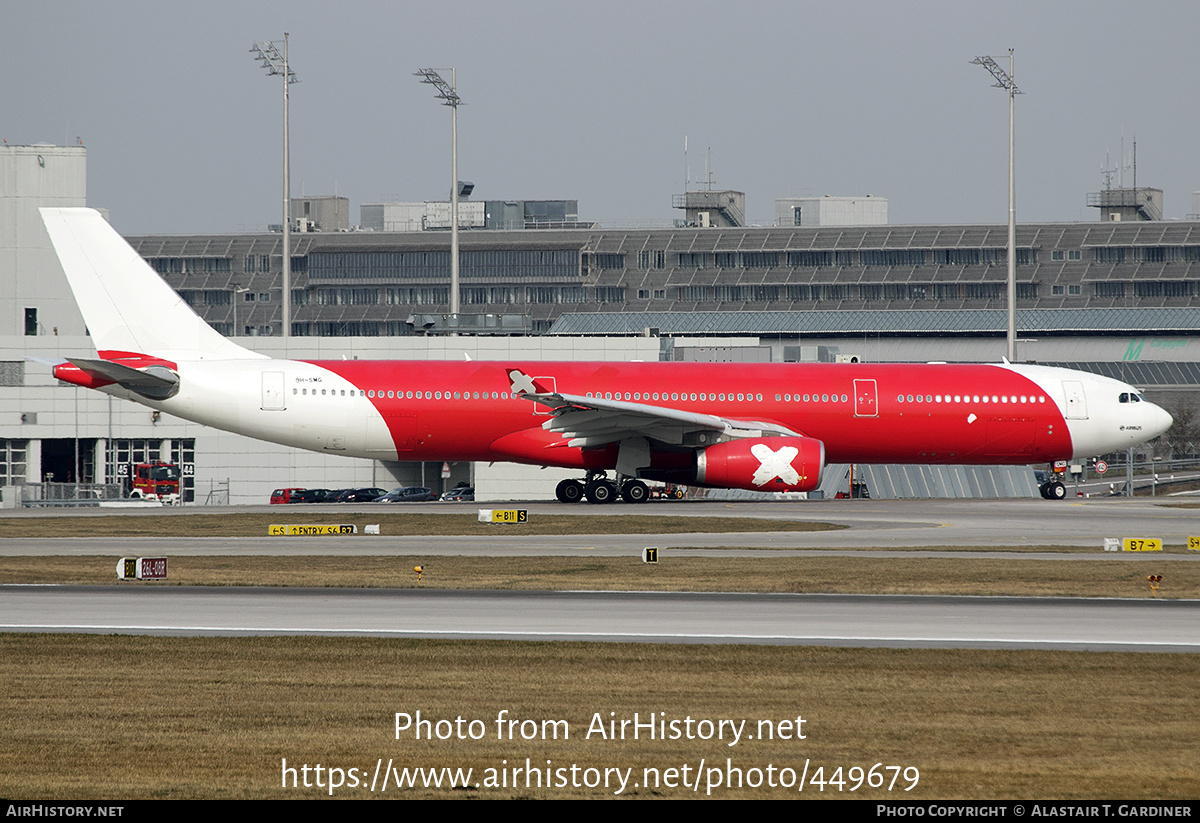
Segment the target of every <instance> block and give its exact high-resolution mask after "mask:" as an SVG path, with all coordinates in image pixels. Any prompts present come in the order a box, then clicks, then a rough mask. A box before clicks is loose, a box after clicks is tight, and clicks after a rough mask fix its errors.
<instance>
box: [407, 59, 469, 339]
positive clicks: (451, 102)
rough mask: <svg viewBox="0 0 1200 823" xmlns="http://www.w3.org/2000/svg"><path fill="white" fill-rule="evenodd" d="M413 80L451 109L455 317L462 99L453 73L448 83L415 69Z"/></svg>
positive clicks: (454, 308)
mask: <svg viewBox="0 0 1200 823" xmlns="http://www.w3.org/2000/svg"><path fill="white" fill-rule="evenodd" d="M443 71H444V69H443ZM413 76H414V77H420V78H421V82H422V83H428V84H429V85H431V86H433V87H434V89H436V90H437V96H438V98H439V99H441V101H442V105H443V106H449V107H450V314H451V315H452V316H453V317H458V310H459V302H458V106H459V104H460V103H462V98H460V97H459V96H458V92H456V91H455V90H454V86H455V72H454V69H450V82H449V83H447V82H446V81H445V80H444V79H443V78H442V76H441V75H440V74H438V72H437V70H436V69H417V71H416V72H415V73H414V75H413Z"/></svg>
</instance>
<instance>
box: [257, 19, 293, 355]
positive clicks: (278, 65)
mask: <svg viewBox="0 0 1200 823" xmlns="http://www.w3.org/2000/svg"><path fill="white" fill-rule="evenodd" d="M250 51H251V52H252V53H254V54H257V55H258V58H257V59H259V60H262V67H263V68H264V69H266V70H267V76H268V77H271V76H274V75H279V76H282V77H283V329H282V331H283V336H284V337H285V338H287V337H289V336H290V335H291V332H292V166H291V160H290V158H289V146H290V143H289V140H288V86H290V85H291V84H292V83H299V82H300V78H298V77H297V76H296V72H294V71H292V70H291V69H290V68H289V67H288V33H287V32H286V31H285V32H284V33H283V51H282V52H280V51H279V49H278V48H277V47H276V45H275V43H273V42H271V41H261V42H256V43H255V44H254V45H253V46H251V47H250Z"/></svg>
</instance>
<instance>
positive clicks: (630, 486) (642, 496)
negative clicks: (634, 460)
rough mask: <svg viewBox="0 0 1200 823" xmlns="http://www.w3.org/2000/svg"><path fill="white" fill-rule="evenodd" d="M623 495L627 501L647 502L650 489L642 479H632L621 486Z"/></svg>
mask: <svg viewBox="0 0 1200 823" xmlns="http://www.w3.org/2000/svg"><path fill="white" fill-rule="evenodd" d="M621 497H623V498H625V502H626V503H645V502H646V501H647V500H649V499H650V489H649V487H648V486H647V485H646V484H645V483H643V482H642V481H641V480H630V481H629V482H628V483H626V484H625V485H624V486H622V487H621Z"/></svg>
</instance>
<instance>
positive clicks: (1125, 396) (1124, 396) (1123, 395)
mask: <svg viewBox="0 0 1200 823" xmlns="http://www.w3.org/2000/svg"><path fill="white" fill-rule="evenodd" d="M1117 399H1118V400H1119V401H1120V402H1122V403H1128V402H1129V392H1127V391H1123V392H1121V396H1120V397H1119V398H1117Z"/></svg>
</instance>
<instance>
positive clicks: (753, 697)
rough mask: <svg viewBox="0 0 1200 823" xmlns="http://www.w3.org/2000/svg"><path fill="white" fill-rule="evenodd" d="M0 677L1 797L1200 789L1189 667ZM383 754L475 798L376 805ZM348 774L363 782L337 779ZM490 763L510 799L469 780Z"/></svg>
mask: <svg viewBox="0 0 1200 823" xmlns="http://www.w3.org/2000/svg"><path fill="white" fill-rule="evenodd" d="M0 682H3V683H4V684H5V702H6V711H5V720H4V728H5V733H4V737H5V743H4V746H3V747H0V775H3V777H2V778H0V795H3V796H5V797H8V798H39V799H53V798H64V799H65V798H103V799H114V800H115V799H122V798H196V797H202V798H300V797H327V796H328V789H327V788H325V787H318V786H316V785H315V784H316V782H317V774H316V772H315V767H316V766H317V764H321V765H322V767H323V768H324V769H329V768H330V767H334V768H338V769H342V770H344V772H345V776H344V780H345V781H346V782H347V785H346V786H344V787H343V788H341V789H338V790H336V791H335V792H334V796H335V797H341V798H368V797H377V798H381V799H382V798H387V797H397V796H398V797H438V798H496V799H500V798H567V797H591V798H603V797H614V796H616V795H615V794H614V791H615V787H616V783H615V781H616V780H617V778H616V777H615V776H614V777H612V780H613V781H614V782H613V785H611V786H610V787H609V788H605V787H604V786H603V785H600V786H596V787H594V788H587V787H584V786H579V787H576V786H572V785H566V786H561V787H560V786H557V785H552V786H551V787H549V788H547V787H546V786H545V785H543V786H542V787H541V788H538V787H537V786H536V783H535V784H533V785H531V786H529V787H526V784H525V776H524V773H521V774H520V775H519V776H518V785H517V786H516V787H514V786H513V783H512V781H513V777H512V774H511V771H507V772H506V771H505V770H506V769H507V770H511V769H512V768H514V767H520V768H524V766H525V761H526V758H528V759H529V760H530V762H531V763H532V765H533V767H534V768H535V769H538V768H541V769H544V768H545V767H546V761H547V760H549V761H552V763H551V768H552V769H558V768H565V769H567V770H568V771H567V772H564V773H563V779H564V780H565V781H567V782H568V784H569V783H570V782H572V780H573V778H572V775H571V773H570V771H569V769H570V768H571V767H572V766H576V767H577V768H578V771H577V772H576V773H575V774H576V778H577V781H578V782H583V780H584V779H585V778H586V777H591V778H592V779H597V776H598V775H599V774H601V772H596V773H587V774H585V772H584V771H583V770H584V769H588V768H592V769H600V770H603V769H607V768H615V769H621V770H623V771H624V770H627V769H632V771H631V772H628V773H627V774H628V775H629V778H628V788H627V789H626V790H625V791H624V792H622V793H621V795H620V796H622V797H637V798H648V797H663V798H686V797H696V796H701V797H703V796H705V794H706V788H705V787H706V782H713V773H711V772H708V771H707V770H708V769H710V768H717V769H718V773H719V774H721V775H722V777H721V781H722V783H724V781H725V777H724V773H725V770H726V764H727V759H728V761H730V762H731V764H732V766H733V767H734V768H740V769H742V774H743V780H746V781H751V780H753V779H754V778H755V774H754V773H753V772H752V771H750V770H752V769H760V770H762V772H761V775H760V776H761V778H762V780H763V781H764V784H763V785H761V786H759V787H757V788H755V787H751V786H749V785H745V784H744V785H743V786H742V787H741V788H738V787H734V788H729V787H727V786H725V785H722V786H720V787H719V788H715V789H713V796H714V797H722V798H737V797H745V798H760V797H800V798H805V797H826V798H828V797H845V798H848V797H857V798H868V797H869V798H882V797H894V798H897V799H914V798H921V799H931V798H938V799H951V798H1022V797H1023V798H1049V797H1053V798H1159V799H1164V798H1195V797H1196V796H1198V795H1200V771H1198V770H1197V769H1196V766H1195V757H1196V743H1197V740H1200V728H1198V726H1200V711H1197V708H1198V706H1197V701H1198V698H1197V693H1196V684H1197V683H1198V682H1200V658H1198V657H1197V656H1195V655H1183V654H1178V655H1177V654H1165V655H1160V654H1153V655H1151V654H1109V653H1103V654H1098V653H1082V652H1080V653H1074V652H1020V651H926V650H883V649H878V650H871V649H822V648H805V647H770V646H682V645H648V644H646V645H641V644H605V643H505V642H473V641H458V642H449V641H438V640H421V641H417V640H376V639H360V638H350V639H333V638H300V637H289V638H249V639H227V638H183V639H178V638H158V637H115V636H107V637H105V636H84V635H31V634H28V635H27V634H8V635H0ZM418 710H419V711H420V712H421V716H422V718H424V719H427V720H431V721H434V722H436V721H438V720H448V721H454V720H455V719H456V718H459V717H461V718H463V720H464V723H465V722H469V721H471V720H480V721H482V728H483V729H484V732H483V736H482V738H481V739H479V740H470V739H466V740H459V739H455V738H451V739H449V740H436V739H435V740H432V741H429V740H421V741H417V740H415V739H414V735H413V732H412V731H411V730H410V731H406V732H402V733H401V735H400V738H399V739H397V737H396V732H395V714H396V713H397V712H403V713H408V714H410V715H415V713H416V712H417V711H418ZM503 710H507V712H508V713H509V714H508V715H507V716H506V717H507V718H510V719H515V720H518V721H521V720H536V721H538V722H539V724H540V722H541V721H543V720H565V721H566V722H567V724H568V725H567V729H568V733H569V737H568V738H567V739H563V738H562V736H561V735H560V737H559V739H557V740H556V739H545V740H543V739H533V740H523V739H520V737H519V735H517V739H515V740H508V739H504V740H499V739H497V734H496V725H495V720H496V718H497V716H498V715H499V714H500V712H501V711H503ZM610 712H613V713H615V715H612V716H615V717H616V718H622V719H632V717H633V713H634V712H638V713H639V715H640V717H641V719H642V720H643V722H644V720H645V718H646V716H647V715H648V714H650V713H657V712H665V713H666V715H665V719H667V720H668V721H669V720H679V721H680V722H681V723H682V722H683V721H685V718H687V717H689V716H690V717H691V718H692V719H693V720H694V721H699V720H702V719H709V720H720V719H728V720H734V721H740V720H746V721H747V724H746V726H745V727H744V728H745V729H746V731H747V732H748V733H750V734H752V735H753V736H755V738H756V739H754V740H747V739H742V740H741V741H740V742H739V743H737V744H736V745H734V746H729V745H728V743H729V738H728V736H727V737H726V739H725V740H716V739H712V740H700V739H691V740H689V739H679V740H647V739H645V737H644V736H643V737H642V739H639V740H631V739H626V740H620V739H616V740H613V739H607V740H606V739H602V738H601V737H599V736H598V735H597V734H593V735H591V737H590V739H589V737H588V736H587V732H588V730H589V727H590V726H591V724H592V722H593V718H594V716H595V715H596V714H599V716H600V717H601V719H602V720H604V721H607V720H608V719H610V714H609V713H610ZM797 717H803V718H804V720H805V722H804V724H803V725H802V726H801V727H800V729H801V730H802V731H803V733H804V734H805V739H803V740H799V739H788V740H779V739H776V740H774V741H772V740H760V739H757V735H756V734H755V732H756V731H757V729H758V725H757V724H758V721H760V720H766V721H772V723H778V722H779V721H784V720H790V721H792V722H793V723H794V721H795V719H796V718H797ZM464 728H465V727H464ZM479 728H480V727H479V726H477V727H476V730H477V731H478V730H479ZM515 728H520V727H515ZM515 728H514V732H515ZM540 728H541V727H540V726H539V735H538V736H539V737H540ZM560 728H561V727H560ZM680 728H681V729H682V728H684V727H683V726H681V727H680ZM700 728H701V727H700V726H698V725H694V726H693V729H694V730H695V731H697V732H698V731H699V730H700ZM784 728H785V730H786V727H784ZM442 729H443V731H446V730H448V729H449V726H448V725H444V726H443V727H442ZM464 734H466V732H465V731H464ZM789 736H794V727H793V735H789ZM284 759H286V760H287V764H288V765H289V766H291V767H296V768H297V769H299V767H301V766H303V765H305V764H307V765H308V766H310V768H312V769H314V771H310V773H309V781H310V783H312V784H313V785H312V786H310V787H309V788H307V789H306V788H304V787H303V779H304V778H303V773H302V772H300V771H297V773H296V774H297V777H296V781H297V782H298V783H299V784H300V786H299V787H297V788H290V784H289V788H286V789H285V788H283V786H282V784H283V782H284V774H285V773H284V772H283V761H284ZM506 761H507V762H506ZM380 762H382V763H383V764H384V765H386V764H387V763H389V762H390V763H391V764H392V766H393V767H394V768H396V769H404V768H415V767H420V768H426V769H431V768H439V769H440V768H443V767H448V768H451V769H458V768H462V769H466V768H471V769H473V770H474V771H473V774H472V779H471V783H472V784H474V783H476V782H479V783H483V784H485V785H482V786H480V787H478V788H477V787H475V786H474V785H471V786H469V787H468V788H466V789H462V788H456V789H451V788H448V787H445V786H444V787H442V788H440V789H438V788H424V787H417V788H405V789H402V790H397V789H396V788H395V786H394V784H389V788H388V791H387V793H381V792H380V791H379V790H378V787H377V790H376V792H375V793H374V794H372V793H371V792H370V791H368V788H367V787H368V786H369V785H370V782H371V778H372V774H373V773H374V771H375V769H376V767H377V763H380ZM806 762H807V763H808V767H809V768H808V773H809V776H810V777H812V776H813V775H814V774H815V771H816V769H817V767H818V766H820V767H822V768H823V770H824V771H823V775H824V777H826V778H827V779H828V778H835V777H836V775H835V772H836V770H837V769H838V768H839V767H841V769H842V771H841V773H840V775H841V777H843V778H846V777H848V776H849V774H850V772H849V770H850V769H851V768H852V767H855V766H857V767H860V768H863V769H865V770H869V769H870V768H871V767H872V766H873V765H875V764H876V763H882V764H884V767H886V766H892V765H895V766H901V767H915V768H916V769H917V770H918V771H919V780H918V782H917V784H916V787H915V788H913V789H912V790H911V791H907V792H906V791H903V790H902V788H903V787H905V786H907V785H909V782H908V781H906V780H904V779H903V778H902V779H901V780H899V781H898V782H897V784H896V787H895V788H894V789H893V791H892V792H891V793H890V794H889V793H887V792H885V791H883V790H881V789H871V788H869V787H867V786H865V785H864V786H863V787H860V788H859V789H858V790H857V791H853V792H852V791H850V785H851V784H850V783H846V784H844V785H843V786H842V788H841V791H840V792H839V791H838V789H837V787H836V786H833V785H827V786H826V788H825V791H824V792H823V793H822V792H820V791H818V790H817V789H816V787H815V786H813V785H806V786H805V789H804V792H803V793H798V792H797V791H796V789H795V788H794V787H793V788H791V789H788V788H784V787H779V786H777V787H776V788H771V787H770V786H768V785H766V783H765V781H766V780H767V779H768V778H767V776H766V775H767V774H768V772H767V769H768V767H769V766H773V767H774V769H775V770H776V771H775V777H776V780H777V782H779V781H781V780H782V781H786V780H788V779H789V778H788V773H786V772H780V771H779V770H780V769H784V768H788V769H794V770H796V774H797V775H798V774H800V772H801V771H802V770H803V768H804V766H805V763H806ZM702 763H703V767H704V771H701V772H700V775H701V778H700V780H701V783H700V789H699V791H698V792H695V791H693V790H691V789H688V788H683V787H682V786H678V785H677V786H676V787H675V788H670V787H668V786H666V785H665V782H663V781H665V779H666V777H667V772H666V770H667V769H671V768H674V769H679V770H681V771H680V772H679V773H677V775H676V777H675V781H676V782H677V783H678V781H679V780H680V779H682V778H684V777H686V778H687V779H688V780H689V781H692V780H694V779H695V777H696V774H697V769H700V767H701V765H702ZM685 765H686V766H687V767H688V769H689V771H688V772H687V773H684V772H682V769H683V767H684V766H685ZM352 768H353V769H357V770H358V772H357V775H358V776H357V778H356V779H357V780H359V781H360V782H361V783H362V784H363V785H359V786H350V785H349V783H350V781H351V777H350V774H349V771H348V770H349V769H352ZM487 769H493V770H500V771H499V772H493V774H495V775H496V776H495V777H494V780H495V782H497V783H499V782H500V780H501V778H500V777H499V776H498V775H499V774H505V775H506V777H505V778H504V779H505V780H507V781H508V786H507V787H505V786H503V785H498V786H496V787H489V786H488V785H486V781H487V779H488V774H487V772H486V771H485V770H487ZM647 769H651V770H653V769H657V770H658V775H659V783H658V785H657V786H654V785H651V786H650V787H646V786H645V785H642V784H644V780H645V777H646V775H647V772H646V770H647ZM543 773H544V772H543ZM650 774H651V775H653V772H650ZM890 777H891V773H890V772H889V773H888V778H889V780H890ZM558 779H559V778H558V777H557V773H556V776H555V777H554V780H555V781H557V780H558ZM790 780H791V781H795V780H796V777H795V776H792V777H791V778H790ZM328 782H329V781H328V777H327V776H325V777H324V778H323V780H322V783H324V784H325V786H327V785H328ZM652 782H653V781H652ZM634 783H638V784H639V785H638V786H637V787H636V788H635V787H634V786H633V784H634Z"/></svg>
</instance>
